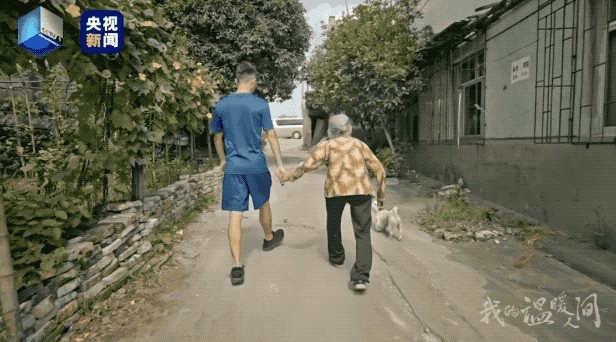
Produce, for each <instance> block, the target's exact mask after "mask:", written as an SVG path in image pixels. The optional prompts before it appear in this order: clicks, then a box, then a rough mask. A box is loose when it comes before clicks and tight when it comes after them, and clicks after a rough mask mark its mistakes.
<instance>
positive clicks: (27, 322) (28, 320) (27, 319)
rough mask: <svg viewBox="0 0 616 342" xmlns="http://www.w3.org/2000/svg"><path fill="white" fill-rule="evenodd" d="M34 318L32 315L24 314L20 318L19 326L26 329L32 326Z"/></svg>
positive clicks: (34, 321)
mask: <svg viewBox="0 0 616 342" xmlns="http://www.w3.org/2000/svg"><path fill="white" fill-rule="evenodd" d="M34 323H36V318H34V316H33V315H26V316H24V317H22V318H21V326H22V328H23V329H24V330H28V329H30V328H32V327H33V326H34Z"/></svg>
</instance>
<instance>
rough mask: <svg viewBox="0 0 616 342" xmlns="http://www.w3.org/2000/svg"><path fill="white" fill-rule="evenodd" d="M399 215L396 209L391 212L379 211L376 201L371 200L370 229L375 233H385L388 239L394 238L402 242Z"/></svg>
mask: <svg viewBox="0 0 616 342" xmlns="http://www.w3.org/2000/svg"><path fill="white" fill-rule="evenodd" d="M400 223H401V220H400V215H399V214H398V207H393V208H392V209H391V210H384V209H383V210H379V207H378V203H377V201H376V200H372V229H373V230H374V231H375V232H383V231H384V232H386V233H387V236H388V237H389V238H391V237H393V236H395V237H396V239H398V241H400V240H402V230H401V229H400Z"/></svg>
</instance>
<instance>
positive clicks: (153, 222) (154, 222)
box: [144, 218, 160, 229]
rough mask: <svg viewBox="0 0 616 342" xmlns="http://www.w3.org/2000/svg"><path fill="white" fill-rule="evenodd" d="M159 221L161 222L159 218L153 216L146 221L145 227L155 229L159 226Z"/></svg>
mask: <svg viewBox="0 0 616 342" xmlns="http://www.w3.org/2000/svg"><path fill="white" fill-rule="evenodd" d="M159 223H160V222H159V220H158V219H157V218H151V219H149V220H148V222H147V223H146V225H145V228H144V229H154V228H156V227H158V225H159Z"/></svg>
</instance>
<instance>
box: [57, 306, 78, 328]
mask: <svg viewBox="0 0 616 342" xmlns="http://www.w3.org/2000/svg"><path fill="white" fill-rule="evenodd" d="M69 306H70V309H67V310H66V312H65V311H64V308H68V307H69ZM64 308H62V309H60V311H59V312H58V316H60V315H62V314H63V313H67V314H68V312H70V310H71V309H73V308H74V310H75V311H74V312H73V314H72V316H70V317H69V318H67V319H66V320H64V322H63V323H62V325H63V326H64V328H65V329H69V328H70V327H71V326H72V325H73V324H75V323H77V321H78V320H79V319H80V318H81V315H80V314H78V313H75V312H76V311H77V309H78V308H79V302H78V301H73V302H70V303H68V304H67V305H66V306H65V307H64Z"/></svg>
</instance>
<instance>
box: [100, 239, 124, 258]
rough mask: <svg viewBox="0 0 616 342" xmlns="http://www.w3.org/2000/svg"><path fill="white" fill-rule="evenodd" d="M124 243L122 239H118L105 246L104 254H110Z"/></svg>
mask: <svg viewBox="0 0 616 342" xmlns="http://www.w3.org/2000/svg"><path fill="white" fill-rule="evenodd" d="M121 245H122V239H116V240H115V241H114V242H113V243H111V244H110V245H109V246H107V247H104V248H103V256H105V255H108V254H110V253H111V252H113V251H115V250H116V249H118V247H120V246H121Z"/></svg>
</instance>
